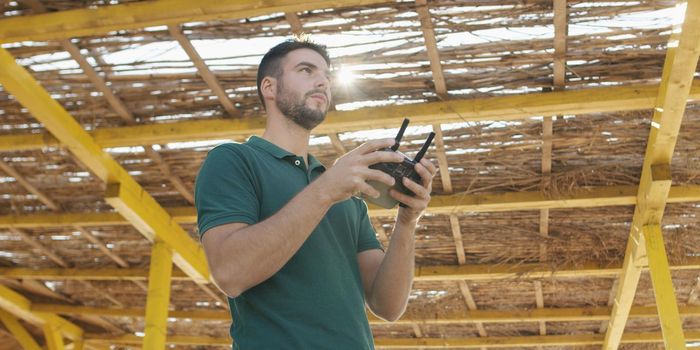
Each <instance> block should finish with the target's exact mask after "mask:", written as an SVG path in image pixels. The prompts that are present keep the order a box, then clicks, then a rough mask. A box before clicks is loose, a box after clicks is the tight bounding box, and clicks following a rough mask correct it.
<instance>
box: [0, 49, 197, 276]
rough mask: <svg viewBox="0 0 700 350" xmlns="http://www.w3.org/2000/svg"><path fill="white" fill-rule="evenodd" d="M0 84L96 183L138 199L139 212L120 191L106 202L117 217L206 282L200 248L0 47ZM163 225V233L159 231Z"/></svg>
mask: <svg viewBox="0 0 700 350" xmlns="http://www.w3.org/2000/svg"><path fill="white" fill-rule="evenodd" d="M0 66H2V67H3V69H1V70H0V83H2V84H3V87H4V88H5V89H6V90H7V91H8V92H10V93H11V94H13V95H14V96H15V98H16V99H17V100H18V102H20V103H21V104H22V105H24V106H25V107H27V109H28V110H29V111H30V112H31V113H32V115H33V116H34V117H35V118H36V119H37V120H39V121H40V122H42V123H43V124H44V126H45V127H46V128H47V129H48V130H49V131H50V132H51V133H52V134H54V135H55V136H56V137H57V138H58V139H59V140H61V142H62V143H63V144H65V145H66V146H67V148H68V149H69V150H70V151H71V152H72V153H73V154H74V155H75V156H76V157H77V159H79V160H80V161H81V162H82V163H84V164H85V165H86V166H87V168H88V169H90V170H91V171H92V173H93V174H94V175H95V176H96V177H98V178H99V179H101V180H102V181H104V182H106V183H108V184H111V186H112V187H109V186H108V188H114V187H115V186H116V187H117V188H119V189H122V190H123V191H124V192H125V193H129V194H130V195H135V196H137V197H138V198H139V199H140V202H139V210H134V208H133V207H129V206H127V205H124V203H123V201H122V197H124V196H123V195H122V196H118V195H119V194H120V193H121V192H120V193H115V195H117V197H112V198H108V199H107V201H108V202H110V201H111V202H112V203H111V204H113V205H116V208H117V210H118V211H121V213H122V215H123V216H125V217H127V218H129V220H130V222H131V223H132V224H133V225H134V226H135V227H137V228H138V229H140V232H141V233H142V234H143V235H144V236H146V237H147V238H150V239H151V240H152V239H154V238H155V237H158V238H160V239H162V240H163V241H164V242H166V243H168V244H169V245H170V246H172V247H174V250H175V252H176V253H177V255H178V257H179V259H176V262H177V263H178V266H180V267H181V268H182V269H184V270H185V271H187V272H188V273H190V275H191V276H192V278H193V279H195V280H196V281H198V282H199V283H206V282H207V281H208V279H209V271H208V269H207V264H206V259H205V257H204V253H203V251H202V248H201V247H200V246H199V244H197V242H195V241H194V240H193V239H192V238H190V237H189V235H188V234H187V232H185V231H184V230H183V229H182V228H181V227H180V226H178V225H173V224H172V219H171V218H170V216H169V215H168V214H167V213H166V212H165V210H164V209H163V208H162V207H161V206H160V205H159V204H158V202H156V200H155V199H153V197H151V196H150V195H149V194H148V193H147V192H145V191H144V190H143V188H142V187H141V186H140V185H139V184H138V183H137V182H136V181H135V180H134V179H133V178H132V177H131V176H130V175H129V174H128V173H127V171H126V170H125V169H124V168H122V167H121V165H119V163H117V162H116V161H115V160H114V159H113V158H112V157H111V156H110V155H109V154H107V153H106V152H104V151H103V150H102V149H101V147H100V146H99V145H97V144H96V143H95V141H94V140H93V139H92V137H90V135H88V134H87V133H86V132H85V131H84V130H83V128H82V126H81V125H80V124H78V122H77V121H76V120H75V119H74V118H73V117H72V116H71V115H70V114H68V112H66V110H65V109H63V107H61V105H59V104H58V103H57V102H56V101H55V100H53V99H52V98H51V97H50V96H49V94H48V93H47V92H46V90H44V89H43V88H42V87H41V86H40V85H39V83H38V82H37V81H36V80H35V79H34V78H33V77H32V76H31V75H30V74H29V72H27V70H26V69H24V68H22V67H21V66H19V65H18V64H17V63H16V62H15V60H14V58H13V57H12V56H11V55H10V54H9V53H8V52H7V50H5V49H0ZM163 226H167V228H168V229H167V230H161V229H160V228H161V227H163Z"/></svg>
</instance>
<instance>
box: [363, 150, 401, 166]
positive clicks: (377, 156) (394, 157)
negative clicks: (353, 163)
mask: <svg viewBox="0 0 700 350" xmlns="http://www.w3.org/2000/svg"><path fill="white" fill-rule="evenodd" d="M362 160H363V162H364V164H367V165H368V166H369V165H372V164H377V163H401V162H402V161H403V156H402V155H400V154H398V153H396V152H384V151H377V152H372V153H369V154H366V155H364V156H363V158H362Z"/></svg>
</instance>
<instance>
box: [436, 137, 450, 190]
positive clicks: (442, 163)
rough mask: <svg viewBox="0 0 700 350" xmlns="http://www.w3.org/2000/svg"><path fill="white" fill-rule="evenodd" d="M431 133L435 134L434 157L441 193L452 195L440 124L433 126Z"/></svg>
mask: <svg viewBox="0 0 700 350" xmlns="http://www.w3.org/2000/svg"><path fill="white" fill-rule="evenodd" d="M433 132H434V133H435V156H436V157H437V160H438V169H439V170H440V180H441V181H442V191H443V192H445V193H452V191H453V190H452V178H451V177H450V167H449V165H448V164H447V153H446V152H445V140H444V139H443V136H442V128H441V127H440V124H433Z"/></svg>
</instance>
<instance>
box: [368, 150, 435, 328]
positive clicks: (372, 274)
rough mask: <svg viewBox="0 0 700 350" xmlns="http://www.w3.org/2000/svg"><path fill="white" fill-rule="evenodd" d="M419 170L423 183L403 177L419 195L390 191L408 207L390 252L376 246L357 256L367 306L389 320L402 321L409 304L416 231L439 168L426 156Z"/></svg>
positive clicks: (403, 210)
mask: <svg viewBox="0 0 700 350" xmlns="http://www.w3.org/2000/svg"><path fill="white" fill-rule="evenodd" d="M416 171H417V172H418V174H420V176H421V178H422V179H423V185H422V186H421V185H419V184H417V183H415V182H413V181H411V180H409V179H407V178H404V179H403V181H404V185H406V187H407V188H408V189H410V190H411V191H413V192H414V193H415V194H416V196H415V197H411V196H407V195H405V194H403V193H399V192H397V191H394V190H392V191H391V193H390V194H391V196H392V197H394V198H395V199H396V200H398V201H400V202H402V203H404V204H406V205H407V206H408V208H403V207H400V208H399V213H398V215H397V217H396V223H395V224H394V231H393V232H392V235H391V241H390V242H389V247H388V248H387V252H386V254H385V253H384V252H382V251H381V250H378V249H373V250H368V251H364V252H361V253H359V254H358V255H357V259H358V263H359V266H360V274H361V275H362V283H363V285H364V289H365V296H366V299H367V305H368V306H369V308H370V309H371V310H372V312H374V313H375V314H376V315H377V316H379V317H381V318H383V319H385V320H387V321H396V320H398V319H399V318H400V317H401V315H402V314H403V313H404V311H405V310H406V305H407V304H408V296H409V294H410V292H411V285H412V283H413V275H414V266H415V254H414V247H415V235H414V232H415V229H416V225H417V224H418V219H419V218H420V216H421V215H422V214H423V212H424V211H425V208H426V207H427V206H428V203H429V202H430V192H431V191H432V181H433V176H435V173H436V172H437V169H436V168H435V166H434V165H433V164H432V163H431V162H430V161H428V160H426V159H423V160H421V162H420V163H419V164H418V165H416Z"/></svg>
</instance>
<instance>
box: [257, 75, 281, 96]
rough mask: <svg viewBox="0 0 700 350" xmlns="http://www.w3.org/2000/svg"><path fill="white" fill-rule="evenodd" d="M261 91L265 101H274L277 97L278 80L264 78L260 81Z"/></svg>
mask: <svg viewBox="0 0 700 350" xmlns="http://www.w3.org/2000/svg"><path fill="white" fill-rule="evenodd" d="M260 91H261V92H262V95H263V99H264V100H265V101H267V100H274V99H275V96H276V95H277V79H275V78H273V77H264V78H263V80H262V81H260Z"/></svg>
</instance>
